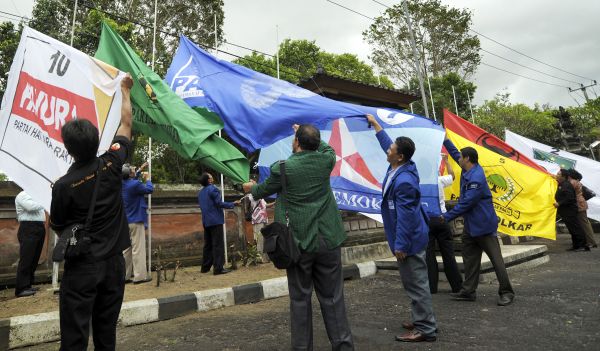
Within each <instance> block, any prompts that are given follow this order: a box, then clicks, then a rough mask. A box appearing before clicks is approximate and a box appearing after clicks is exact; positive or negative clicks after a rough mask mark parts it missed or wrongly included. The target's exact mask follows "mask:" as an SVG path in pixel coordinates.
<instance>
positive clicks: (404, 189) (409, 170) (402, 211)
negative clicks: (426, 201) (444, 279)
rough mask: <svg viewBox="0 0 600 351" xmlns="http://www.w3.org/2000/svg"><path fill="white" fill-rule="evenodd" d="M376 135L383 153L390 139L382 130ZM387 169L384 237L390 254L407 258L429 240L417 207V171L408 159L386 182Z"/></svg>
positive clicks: (382, 211) (418, 193)
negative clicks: (399, 252)
mask: <svg viewBox="0 0 600 351" xmlns="http://www.w3.org/2000/svg"><path fill="white" fill-rule="evenodd" d="M376 135H377V140H378V141H379V144H380V145H381V148H382V149H383V151H385V152H387V150H388V148H389V147H390V145H392V139H390V137H389V136H388V135H387V133H386V132H385V131H383V130H382V131H380V132H378V133H377V134H376ZM390 170H391V167H390V168H388V175H386V176H385V179H384V180H383V189H384V190H383V191H384V193H383V201H382V203H381V217H382V218H383V227H384V230H385V236H386V237H387V240H388V244H389V246H390V250H392V252H395V251H402V252H404V253H406V254H407V255H408V256H411V255H414V254H417V253H419V252H421V251H423V250H424V249H425V248H426V247H427V243H428V241H429V226H428V217H427V215H426V214H425V211H424V210H423V208H422V207H421V191H420V188H419V172H418V171H417V166H416V165H415V163H414V162H413V161H412V160H410V161H408V162H407V163H405V164H403V165H402V166H400V167H399V168H398V169H397V170H396V173H394V175H393V176H392V178H391V179H388V177H389V171H390ZM388 182H390V183H389V185H388Z"/></svg>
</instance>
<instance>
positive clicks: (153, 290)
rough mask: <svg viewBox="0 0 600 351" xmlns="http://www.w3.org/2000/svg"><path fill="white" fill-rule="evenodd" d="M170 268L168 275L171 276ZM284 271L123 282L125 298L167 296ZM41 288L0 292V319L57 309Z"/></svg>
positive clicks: (264, 268) (194, 270)
mask: <svg viewBox="0 0 600 351" xmlns="http://www.w3.org/2000/svg"><path fill="white" fill-rule="evenodd" d="M172 272H173V271H172V270H169V271H168V274H167V278H168V279H171V276H172V274H173V273H172ZM284 275H285V271H283V270H279V269H276V268H275V267H273V265H272V264H262V265H259V266H253V267H241V268H239V269H237V270H235V271H233V272H231V273H228V274H222V275H213V274H212V271H211V272H209V273H206V274H201V273H200V268H199V267H185V268H180V269H179V270H177V275H176V277H175V282H170V281H167V282H165V281H163V280H161V282H160V287H156V272H152V279H153V280H152V282H149V283H144V284H137V285H134V284H127V285H125V301H133V300H141V299H149V298H157V297H167V296H174V295H179V294H184V293H190V292H194V291H200V290H208V289H217V288H225V287H230V286H235V285H241V284H246V283H253V282H258V281H261V280H265V279H270V278H275V277H280V276H284ZM38 287H39V288H40V291H38V293H37V294H35V295H34V296H29V297H22V298H15V290H14V289H7V290H1V291H0V318H7V317H14V316H21V315H27V314H34V313H42V312H51V311H57V310H58V295H57V294H54V293H53V292H52V291H51V288H52V285H51V284H48V285H39V286H38Z"/></svg>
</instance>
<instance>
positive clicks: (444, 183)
mask: <svg viewBox="0 0 600 351" xmlns="http://www.w3.org/2000/svg"><path fill="white" fill-rule="evenodd" d="M453 182H454V179H453V178H452V176H451V175H449V174H447V175H444V176H439V177H438V191H439V196H440V210H441V211H442V213H446V201H445V198H444V188H447V187H449V186H451V185H452V183H453Z"/></svg>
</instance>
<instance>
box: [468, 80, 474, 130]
mask: <svg viewBox="0 0 600 351" xmlns="http://www.w3.org/2000/svg"><path fill="white" fill-rule="evenodd" d="M467 99H469V110H471V122H473V124H475V115H474V114H473V107H472V106H471V94H470V93H469V89H467Z"/></svg>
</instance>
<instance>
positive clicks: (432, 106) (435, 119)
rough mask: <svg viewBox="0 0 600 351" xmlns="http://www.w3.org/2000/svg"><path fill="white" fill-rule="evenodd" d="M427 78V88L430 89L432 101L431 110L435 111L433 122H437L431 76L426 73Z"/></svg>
mask: <svg viewBox="0 0 600 351" xmlns="http://www.w3.org/2000/svg"><path fill="white" fill-rule="evenodd" d="M425 76H426V77H427V87H428V88H429V99H430V100H431V109H432V110H433V120H434V121H437V116H436V114H435V105H434V104H433V94H432V93H431V83H429V74H427V72H426V73H425Z"/></svg>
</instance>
